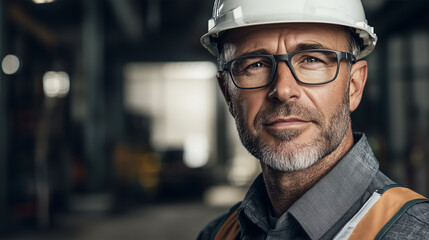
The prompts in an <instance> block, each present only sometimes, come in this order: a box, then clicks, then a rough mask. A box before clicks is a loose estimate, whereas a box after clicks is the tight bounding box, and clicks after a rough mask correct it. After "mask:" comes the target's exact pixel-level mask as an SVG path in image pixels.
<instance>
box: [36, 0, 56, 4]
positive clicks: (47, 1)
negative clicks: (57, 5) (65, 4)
mask: <svg viewBox="0 0 429 240" xmlns="http://www.w3.org/2000/svg"><path fill="white" fill-rule="evenodd" d="M33 2H34V3H35V4H44V3H51V2H55V0H33Z"/></svg>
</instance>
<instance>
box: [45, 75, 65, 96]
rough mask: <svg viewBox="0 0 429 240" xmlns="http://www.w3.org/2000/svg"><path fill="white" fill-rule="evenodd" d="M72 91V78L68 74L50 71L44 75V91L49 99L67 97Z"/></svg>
mask: <svg viewBox="0 0 429 240" xmlns="http://www.w3.org/2000/svg"><path fill="white" fill-rule="evenodd" d="M69 90H70V78H69V75H68V74H67V73H66V72H53V71H49V72H46V73H45V74H44V75H43V91H44V92H45V95H46V96H47V97H65V96H67V94H68V93H69Z"/></svg>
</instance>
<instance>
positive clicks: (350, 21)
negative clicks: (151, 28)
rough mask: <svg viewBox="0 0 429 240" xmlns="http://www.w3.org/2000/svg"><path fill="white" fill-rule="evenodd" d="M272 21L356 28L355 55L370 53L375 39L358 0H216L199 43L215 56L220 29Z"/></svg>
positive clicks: (222, 30)
mask: <svg viewBox="0 0 429 240" xmlns="http://www.w3.org/2000/svg"><path fill="white" fill-rule="evenodd" d="M274 23H327V24H335V25H340V26H346V27H350V28H352V29H355V30H356V31H355V33H356V36H357V37H359V38H360V39H362V46H361V53H360V55H359V56H357V58H358V59H360V58H363V57H365V56H367V55H368V54H369V53H371V52H372V51H373V50H374V47H375V44H376V43H377V36H376V34H375V33H374V28H373V27H371V26H369V25H368V22H367V20H366V18H365V12H364V10H363V6H362V2H361V1H360V0H266V1H261V0H215V2H214V7H213V17H212V18H211V19H210V20H209V30H208V32H207V33H206V34H204V35H203V36H202V37H201V43H202V45H203V46H204V47H205V48H207V49H208V50H209V52H210V53H212V54H213V55H215V56H218V46H217V44H218V39H219V36H220V34H221V33H222V32H224V31H226V30H229V29H234V28H240V27H247V26H254V25H262V24H274Z"/></svg>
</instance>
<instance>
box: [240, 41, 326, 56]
mask: <svg viewBox="0 0 429 240" xmlns="http://www.w3.org/2000/svg"><path fill="white" fill-rule="evenodd" d="M311 49H329V48H327V47H326V46H324V45H322V44H320V43H299V44H297V45H296V46H295V47H294V48H292V51H291V53H292V52H299V51H303V50H311ZM254 54H267V55H271V53H270V52H268V51H267V50H266V49H264V48H260V49H256V50H253V51H250V52H244V53H243V54H241V55H240V57H241V56H248V55H254Z"/></svg>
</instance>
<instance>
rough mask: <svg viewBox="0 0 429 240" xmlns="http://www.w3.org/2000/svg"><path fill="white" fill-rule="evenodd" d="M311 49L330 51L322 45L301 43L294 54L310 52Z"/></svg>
mask: <svg viewBox="0 0 429 240" xmlns="http://www.w3.org/2000/svg"><path fill="white" fill-rule="evenodd" d="M310 49H328V48H327V47H325V46H323V45H322V44H320V43H299V44H298V45H296V46H295V48H294V52H298V51H303V50H310Z"/></svg>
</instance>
